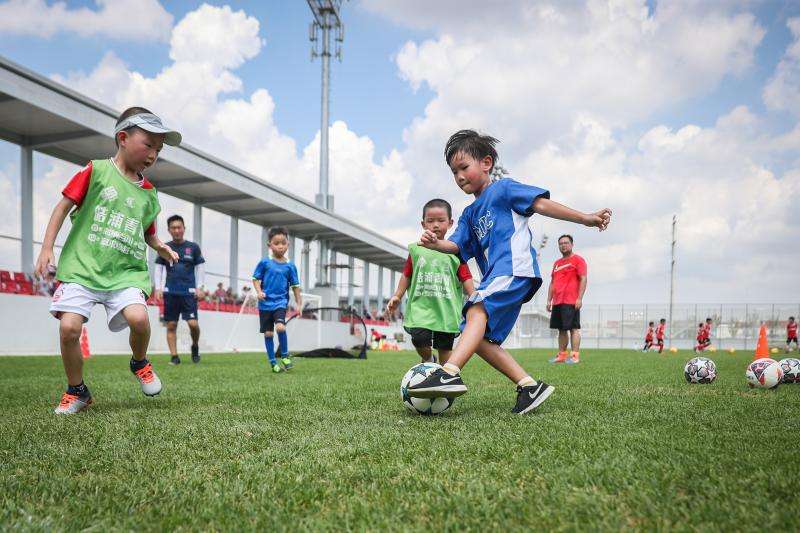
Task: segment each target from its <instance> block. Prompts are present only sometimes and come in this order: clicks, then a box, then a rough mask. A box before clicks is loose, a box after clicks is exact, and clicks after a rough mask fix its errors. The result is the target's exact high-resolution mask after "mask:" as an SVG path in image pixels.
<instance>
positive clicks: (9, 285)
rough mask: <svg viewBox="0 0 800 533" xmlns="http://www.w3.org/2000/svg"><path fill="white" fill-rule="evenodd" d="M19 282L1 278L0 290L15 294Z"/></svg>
mask: <svg viewBox="0 0 800 533" xmlns="http://www.w3.org/2000/svg"><path fill="white" fill-rule="evenodd" d="M16 289H17V284H16V283H14V282H13V281H9V280H7V279H0V292H6V293H11V294H13V293H14V292H16Z"/></svg>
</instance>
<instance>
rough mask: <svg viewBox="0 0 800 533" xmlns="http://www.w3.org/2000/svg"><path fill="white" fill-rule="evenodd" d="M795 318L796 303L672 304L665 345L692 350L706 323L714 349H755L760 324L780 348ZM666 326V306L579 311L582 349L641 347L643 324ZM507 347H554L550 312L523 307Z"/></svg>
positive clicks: (799, 312)
mask: <svg viewBox="0 0 800 533" xmlns="http://www.w3.org/2000/svg"><path fill="white" fill-rule="evenodd" d="M790 316H794V317H795V318H796V319H798V318H800V304H677V305H675V306H673V310H672V328H671V331H670V328H669V326H668V328H667V344H668V345H669V342H670V339H671V341H672V346H676V347H678V348H692V347H693V346H694V344H695V336H696V332H697V325H698V324H699V323H700V322H703V321H705V319H706V318H711V320H712V321H713V326H712V330H711V333H712V335H711V342H712V343H713V344H714V346H716V347H717V348H719V349H727V348H735V349H737V350H752V349H755V345H756V341H757V340H758V332H759V329H760V327H761V324H762V323H764V324H765V325H766V326H767V332H768V333H767V334H768V339H769V343H770V346H778V347H781V346H784V343H785V342H786V322H787V321H788V318H789V317H790ZM661 318H665V319H667V321H669V307H668V306H667V305H659V304H638V305H585V306H583V308H582V309H581V336H582V342H581V346H582V348H583V349H591V348H633V347H641V346H642V344H643V340H644V335H645V330H646V328H647V323H648V322H650V321H653V322H655V323H656V324H658V321H659V319H661ZM504 346H506V347H507V348H555V347H556V346H557V332H556V331H554V330H551V329H550V313H547V312H546V311H545V310H544V309H541V308H538V307H534V306H532V305H530V304H528V305H526V306H525V307H523V311H522V313H521V314H520V318H519V320H517V325H516V326H515V328H514V331H513V332H512V334H511V335H510V336H509V338H508V340H507V341H506V343H505V344H504Z"/></svg>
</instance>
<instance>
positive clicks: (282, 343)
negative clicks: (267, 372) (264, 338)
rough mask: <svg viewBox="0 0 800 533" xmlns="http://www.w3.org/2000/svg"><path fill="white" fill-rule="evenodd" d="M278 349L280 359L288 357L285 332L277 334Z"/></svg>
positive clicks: (287, 340)
mask: <svg viewBox="0 0 800 533" xmlns="http://www.w3.org/2000/svg"><path fill="white" fill-rule="evenodd" d="M278 348H279V350H278V351H279V352H280V353H281V357H287V356H288V355H289V339H288V338H287V337H286V332H285V331H279V332H278Z"/></svg>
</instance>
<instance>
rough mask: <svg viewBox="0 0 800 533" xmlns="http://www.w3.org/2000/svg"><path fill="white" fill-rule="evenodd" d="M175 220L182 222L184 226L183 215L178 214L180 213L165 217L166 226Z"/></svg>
mask: <svg viewBox="0 0 800 533" xmlns="http://www.w3.org/2000/svg"><path fill="white" fill-rule="evenodd" d="M176 220H180V221H181V224H183V225H184V226H185V225H186V222H184V221H183V217H182V216H180V215H172V216H171V217H169V218H168V219H167V227H169V225H170V224H172V223H173V222H175V221H176Z"/></svg>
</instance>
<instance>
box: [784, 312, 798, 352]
mask: <svg viewBox="0 0 800 533" xmlns="http://www.w3.org/2000/svg"><path fill="white" fill-rule="evenodd" d="M792 343H794V347H795V348H798V347H800V346H798V344H797V322H795V320H794V317H793V316H790V317H789V323H788V324H786V353H789V352H791V351H792Z"/></svg>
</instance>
